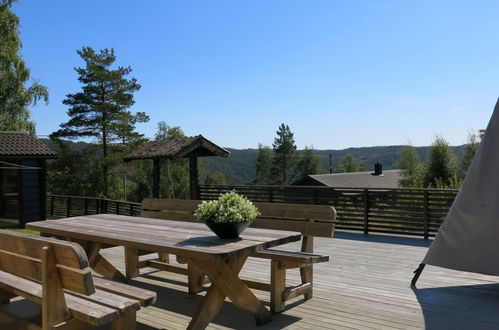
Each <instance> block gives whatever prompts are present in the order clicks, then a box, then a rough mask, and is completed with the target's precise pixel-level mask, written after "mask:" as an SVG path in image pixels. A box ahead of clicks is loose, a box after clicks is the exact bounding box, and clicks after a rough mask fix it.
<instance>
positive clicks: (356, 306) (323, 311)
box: [102, 231, 499, 330]
mask: <svg viewBox="0 0 499 330" xmlns="http://www.w3.org/2000/svg"><path fill="white" fill-rule="evenodd" d="M429 244H430V241H424V240H422V239H419V238H406V237H400V236H389V235H369V236H364V235H362V234H358V233H350V232H342V231H338V232H337V233H336V234H335V238H334V239H321V238H319V239H317V240H316V249H315V252H316V253H318V254H325V255H330V261H329V262H328V263H321V264H317V265H315V266H314V297H313V298H312V299H310V300H307V301H305V300H303V299H302V298H297V299H295V300H291V301H290V302H289V303H288V304H287V308H286V310H285V311H284V312H283V313H281V314H277V315H274V316H273V320H272V322H270V323H269V324H266V325H264V326H261V327H256V326H255V324H254V322H253V319H252V316H251V315H249V314H247V313H244V312H243V311H241V310H239V309H238V308H236V307H235V306H234V305H233V304H232V303H231V302H230V301H228V300H226V301H225V303H224V306H222V312H221V313H220V314H219V315H218V316H217V317H216V318H215V319H214V321H213V322H212V323H211V324H210V325H209V327H208V329H236V328H237V329H261V330H267V329H319V328H320V329H498V328H499V313H497V310H499V277H495V276H488V275H481V274H473V273H466V272H460V271H452V270H448V269H443V268H438V267H430V266H428V267H426V269H425V271H424V272H423V274H422V275H421V278H420V280H419V282H418V286H417V288H416V289H412V288H411V287H410V280H411V278H412V272H413V270H414V269H416V267H417V265H418V264H419V263H420V262H421V260H422V259H423V257H424V255H425V253H426V251H427V249H428V246H429ZM283 247H284V249H289V250H291V251H293V250H297V249H299V243H290V244H287V245H286V246H283ZM102 254H103V255H105V256H106V258H109V260H110V261H111V262H112V263H113V265H115V267H117V268H118V269H120V270H124V267H125V265H124V253H123V249H122V248H111V249H107V250H103V251H102ZM149 257H152V255H148V256H141V257H140V258H141V260H142V259H144V258H149ZM287 275H288V276H287V278H288V281H289V282H290V283H299V282H300V274H299V272H298V271H297V270H296V271H294V270H292V271H288V274H287ZM241 276H244V277H249V278H255V279H258V280H267V279H269V278H270V262H269V260H265V259H258V258H249V259H248V261H247V263H246V264H245V266H244V268H243V270H242V271H241ZM130 284H132V285H137V286H139V287H142V288H145V289H148V290H153V291H156V292H157V293H158V299H157V301H156V304H155V305H153V306H151V307H147V308H142V309H141V310H140V311H138V313H137V319H138V329H139V330H141V329H142V330H150V329H185V328H186V327H187V325H188V323H189V321H190V319H191V317H192V315H193V313H194V312H195V310H196V306H198V304H199V302H200V301H201V299H202V296H203V295H204V294H205V291H204V292H201V293H198V294H195V295H189V294H188V293H187V290H188V287H187V278H186V277H185V276H183V275H179V274H174V273H167V272H162V271H157V270H154V269H151V268H144V269H142V273H141V276H140V277H138V278H135V279H134V280H133V281H131V283H130ZM252 291H253V292H254V293H255V295H256V296H257V298H258V299H261V300H262V301H263V302H264V304H267V306H268V303H269V300H270V296H269V293H268V292H264V291H259V290H252Z"/></svg>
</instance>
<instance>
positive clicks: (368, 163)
mask: <svg viewBox="0 0 499 330" xmlns="http://www.w3.org/2000/svg"><path fill="white" fill-rule="evenodd" d="M42 141H44V142H45V143H47V144H49V145H50V144H51V143H50V140H48V139H42ZM71 145H72V148H74V149H75V150H78V151H79V150H83V149H85V148H86V147H88V146H89V144H87V143H85V142H78V143H71ZM401 148H402V146H381V147H363V148H348V149H343V150H315V152H316V153H317V154H319V156H320V157H321V161H322V168H323V170H324V172H328V171H329V154H330V153H331V154H332V163H333V169H334V168H336V166H337V165H338V162H339V161H340V159H341V158H343V157H344V156H346V155H348V154H351V155H352V156H353V157H354V158H355V159H356V160H357V161H358V162H359V163H360V164H362V165H363V166H364V167H365V168H366V170H372V169H374V163H376V162H377V161H379V162H380V163H381V164H383V169H393V168H395V165H396V162H397V161H398V159H399V157H400V149H401ZM415 148H416V150H417V152H418V154H419V157H420V159H421V161H422V162H425V161H426V158H427V153H428V149H429V147H415ZM226 149H227V150H229V151H230V156H229V157H228V158H222V157H203V158H201V162H202V163H203V165H204V167H205V169H206V170H208V171H209V172H212V173H217V172H219V173H223V174H225V175H226V176H227V178H228V179H229V182H230V183H231V184H245V183H251V182H252V181H253V180H254V179H255V158H256V156H257V154H258V149H232V148H226ZM452 149H453V150H454V152H455V153H456V155H457V156H458V157H459V156H460V155H461V150H462V146H458V147H452Z"/></svg>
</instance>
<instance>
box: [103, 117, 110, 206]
mask: <svg viewBox="0 0 499 330" xmlns="http://www.w3.org/2000/svg"><path fill="white" fill-rule="evenodd" d="M107 134H108V133H107V130H106V128H105V127H104V128H103V129H102V156H103V157H102V160H103V161H104V165H103V166H102V182H103V183H104V188H103V190H102V193H103V194H104V196H105V197H106V198H107V197H109V189H108V185H109V180H108V177H107V175H108V165H107V154H108V150H107Z"/></svg>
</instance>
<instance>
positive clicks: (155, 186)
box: [152, 158, 161, 198]
mask: <svg viewBox="0 0 499 330" xmlns="http://www.w3.org/2000/svg"><path fill="white" fill-rule="evenodd" d="M160 165H161V163H160V159H158V158H156V159H154V166H153V169H152V197H154V198H160V196H159V182H160V176H161V171H160V169H161V166H160Z"/></svg>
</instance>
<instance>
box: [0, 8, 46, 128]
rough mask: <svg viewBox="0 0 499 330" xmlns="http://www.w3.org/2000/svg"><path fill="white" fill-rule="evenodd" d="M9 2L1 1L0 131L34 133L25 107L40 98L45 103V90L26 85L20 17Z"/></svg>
mask: <svg viewBox="0 0 499 330" xmlns="http://www.w3.org/2000/svg"><path fill="white" fill-rule="evenodd" d="M12 2H13V1H12V0H0V130H2V131H25V132H29V133H31V134H34V133H35V124H34V123H33V122H32V121H30V111H29V109H28V107H29V106H30V105H35V104H36V103H37V101H39V100H40V99H42V100H44V101H45V103H48V96H49V94H48V89H47V87H45V86H43V85H40V84H39V83H38V82H36V81H35V82H32V83H31V85H29V86H26V84H27V82H28V80H29V78H30V71H29V69H28V68H27V67H26V63H25V62H24V61H23V59H22V58H21V55H20V50H21V40H20V39H19V31H18V27H19V18H18V17H17V16H16V15H14V13H12V12H11V10H10V7H11V5H12Z"/></svg>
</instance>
